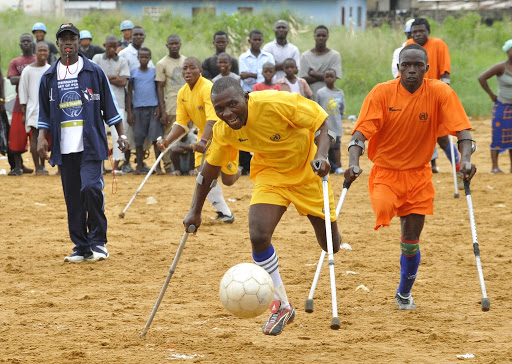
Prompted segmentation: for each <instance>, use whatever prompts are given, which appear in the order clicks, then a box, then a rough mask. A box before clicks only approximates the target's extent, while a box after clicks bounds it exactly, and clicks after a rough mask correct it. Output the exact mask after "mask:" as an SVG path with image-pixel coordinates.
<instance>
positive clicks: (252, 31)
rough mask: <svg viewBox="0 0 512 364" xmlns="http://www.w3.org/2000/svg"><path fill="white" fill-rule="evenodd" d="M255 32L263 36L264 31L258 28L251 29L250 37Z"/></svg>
mask: <svg viewBox="0 0 512 364" xmlns="http://www.w3.org/2000/svg"><path fill="white" fill-rule="evenodd" d="M255 34H258V35H261V36H263V33H262V32H261V30H258V29H254V30H251V32H250V33H249V39H251V37H252V36H253V35H255Z"/></svg>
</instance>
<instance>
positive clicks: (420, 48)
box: [398, 43, 428, 63]
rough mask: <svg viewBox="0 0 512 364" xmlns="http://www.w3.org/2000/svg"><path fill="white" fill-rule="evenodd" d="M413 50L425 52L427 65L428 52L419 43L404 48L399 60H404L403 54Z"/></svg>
mask: <svg viewBox="0 0 512 364" xmlns="http://www.w3.org/2000/svg"><path fill="white" fill-rule="evenodd" d="M413 49H415V50H418V51H421V52H423V54H424V56H425V61H426V63H428V54H427V51H426V50H425V48H423V47H422V46H420V45H419V44H417V43H412V44H409V45H407V46H405V47H404V48H402V50H401V51H400V54H399V56H398V59H399V60H401V59H402V53H404V52H405V51H410V50H413Z"/></svg>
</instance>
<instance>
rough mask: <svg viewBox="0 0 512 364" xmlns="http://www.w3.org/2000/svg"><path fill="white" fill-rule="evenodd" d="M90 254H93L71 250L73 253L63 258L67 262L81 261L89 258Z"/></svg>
mask: <svg viewBox="0 0 512 364" xmlns="http://www.w3.org/2000/svg"><path fill="white" fill-rule="evenodd" d="M92 256H93V255H92V254H91V253H86V254H84V253H78V252H73V254H71V255H68V256H67V257H66V258H64V262H66V263H69V262H72V263H81V262H84V261H86V260H89V259H90V258H91V257H92Z"/></svg>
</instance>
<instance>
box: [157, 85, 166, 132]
mask: <svg viewBox="0 0 512 364" xmlns="http://www.w3.org/2000/svg"><path fill="white" fill-rule="evenodd" d="M156 85H157V87H156V94H157V95H158V108H159V109H160V122H161V123H162V125H167V124H169V121H168V120H167V112H166V111H165V99H164V87H165V82H163V81H156Z"/></svg>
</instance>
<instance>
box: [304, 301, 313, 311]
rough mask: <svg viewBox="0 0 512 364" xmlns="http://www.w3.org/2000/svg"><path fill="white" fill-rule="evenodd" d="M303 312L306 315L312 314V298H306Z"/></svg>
mask: <svg viewBox="0 0 512 364" xmlns="http://www.w3.org/2000/svg"><path fill="white" fill-rule="evenodd" d="M304 310H305V311H306V312H307V313H311V312H313V299H312V298H308V299H307V300H306V303H305V304H304Z"/></svg>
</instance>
